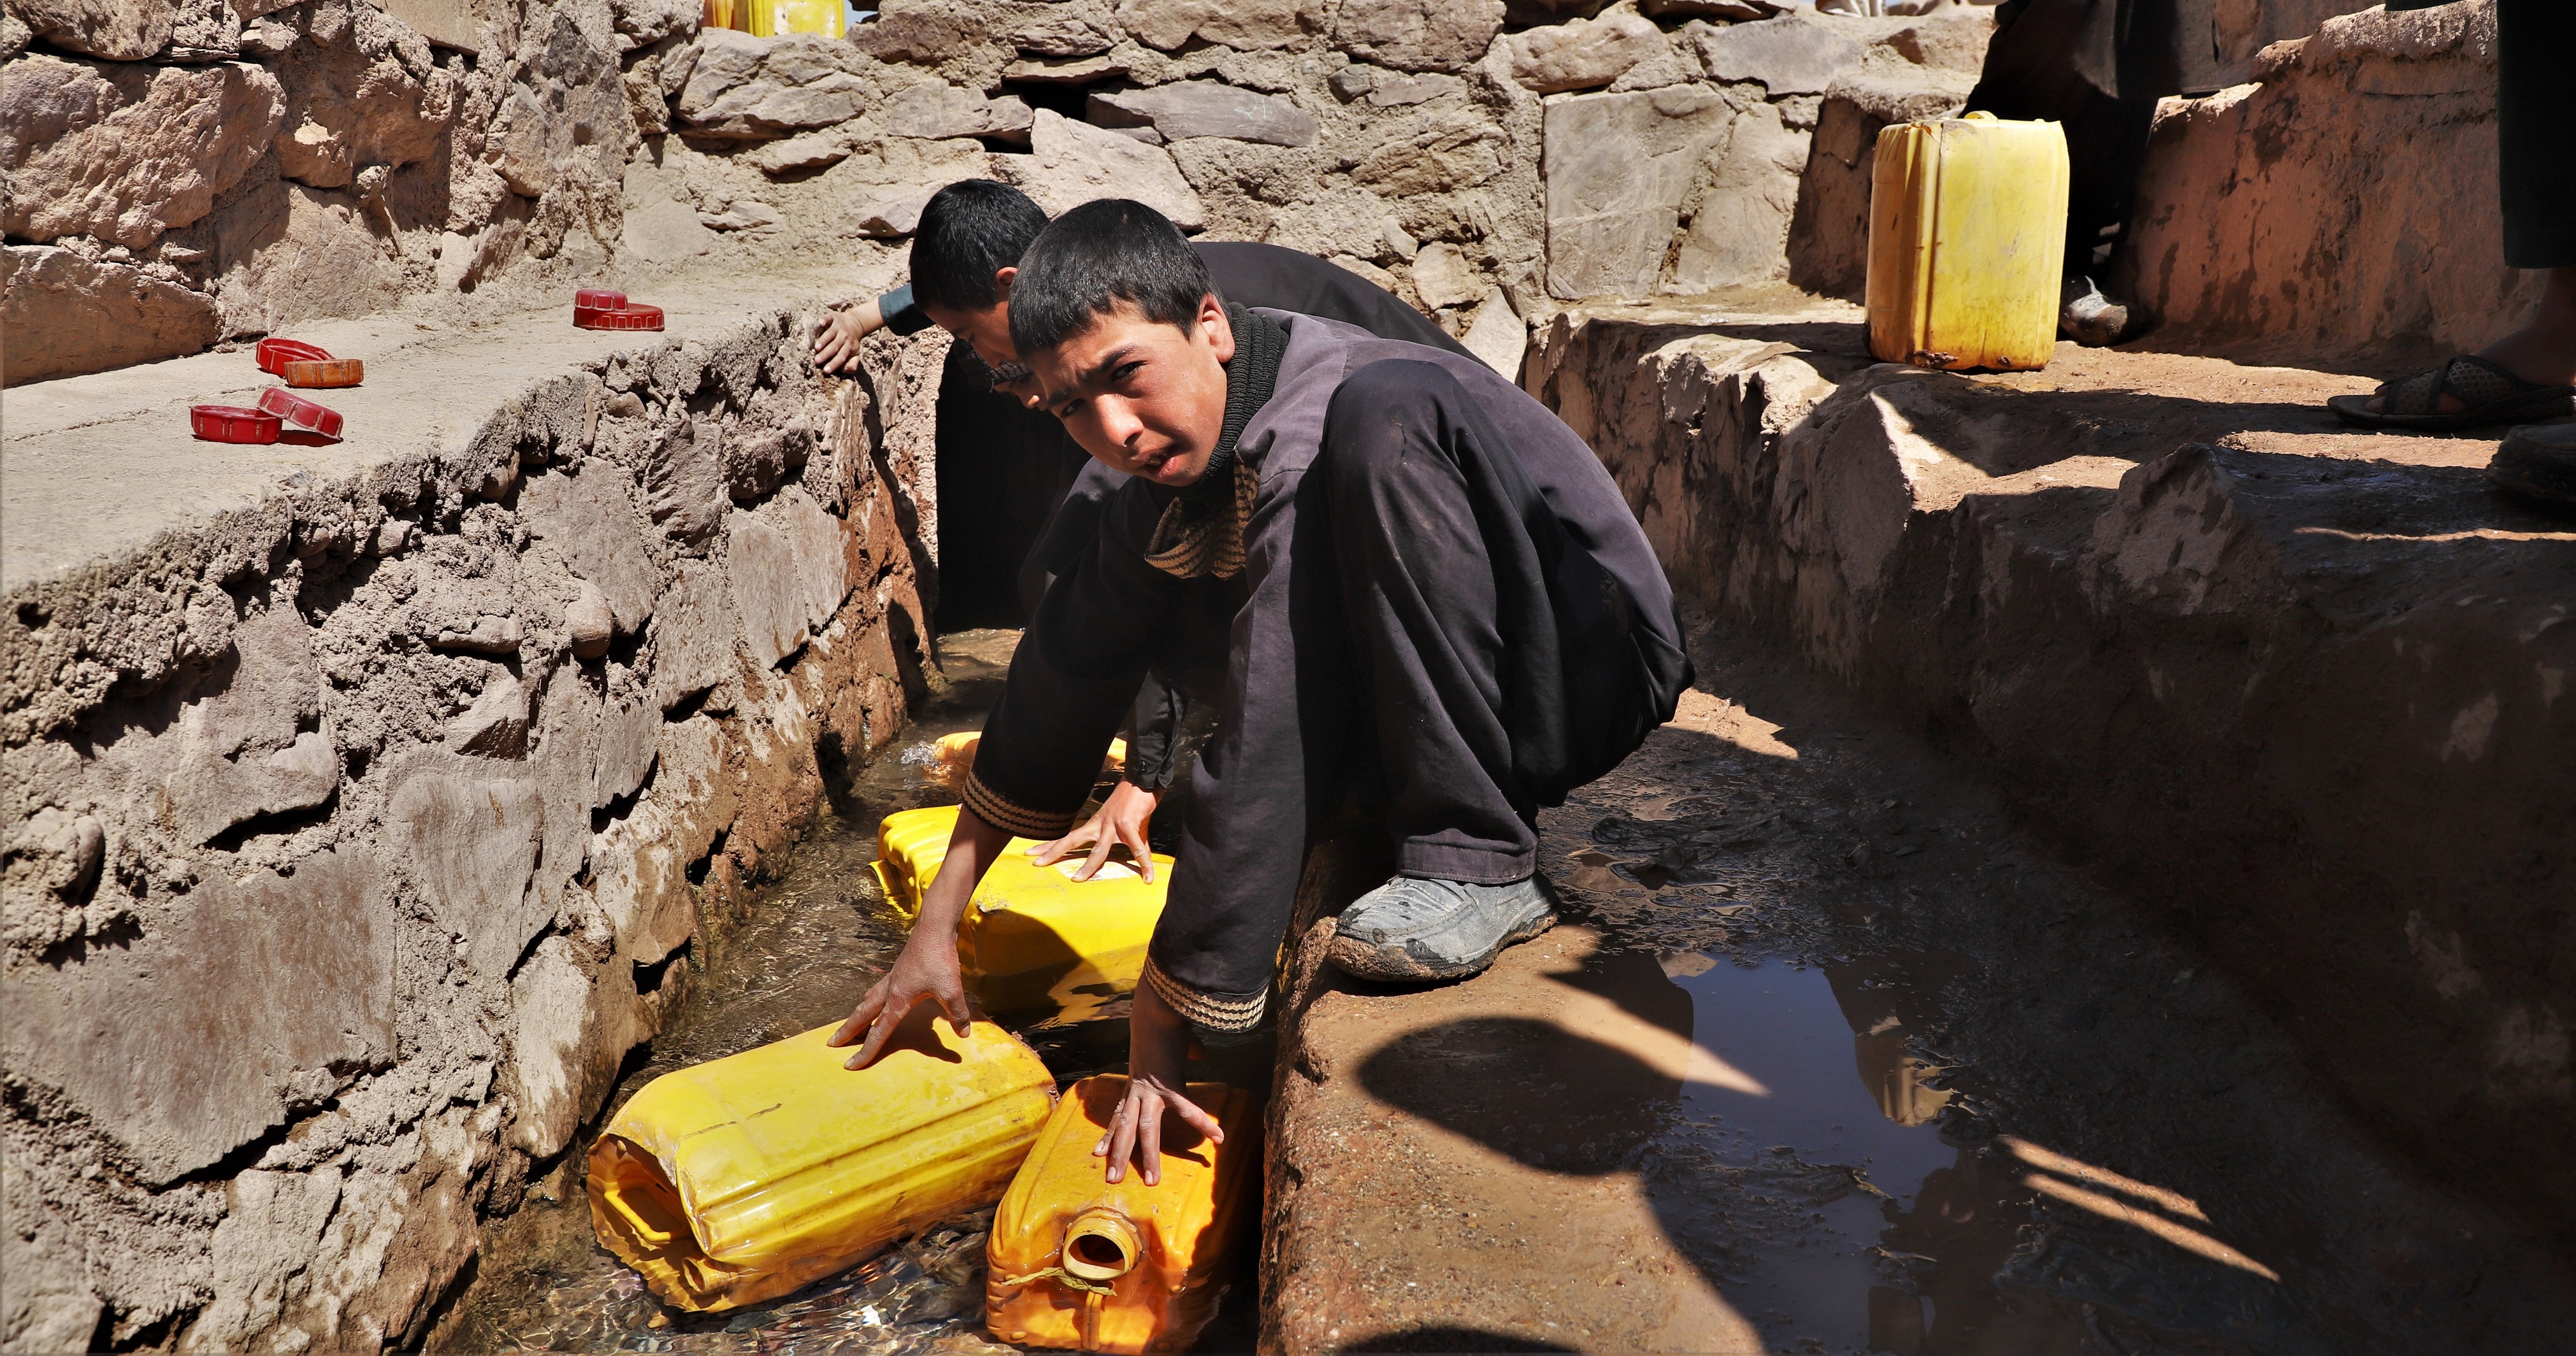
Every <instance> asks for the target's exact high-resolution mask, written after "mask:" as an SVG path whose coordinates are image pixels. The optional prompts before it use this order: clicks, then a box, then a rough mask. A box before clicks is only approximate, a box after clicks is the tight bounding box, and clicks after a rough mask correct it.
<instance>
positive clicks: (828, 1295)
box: [428, 631, 1254, 1356]
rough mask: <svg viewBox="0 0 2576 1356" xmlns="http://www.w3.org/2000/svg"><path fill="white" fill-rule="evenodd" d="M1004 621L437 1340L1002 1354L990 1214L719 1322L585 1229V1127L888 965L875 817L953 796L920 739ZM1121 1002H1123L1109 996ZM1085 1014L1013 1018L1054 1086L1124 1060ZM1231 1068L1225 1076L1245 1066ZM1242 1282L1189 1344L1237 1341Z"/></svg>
mask: <svg viewBox="0 0 2576 1356" xmlns="http://www.w3.org/2000/svg"><path fill="white" fill-rule="evenodd" d="M1016 639H1017V634H1016V633H1015V632H1007V631H982V632H964V633H959V634H955V635H950V636H945V637H943V638H942V639H941V657H942V665H943V668H944V669H945V672H946V674H947V677H948V680H949V687H948V689H947V691H946V692H945V693H943V694H942V695H941V696H939V697H938V698H937V699H935V700H934V701H933V702H932V703H930V704H929V705H928V706H927V709H925V710H923V711H921V712H919V713H918V714H917V718H916V720H915V722H914V724H913V726H912V727H911V728H909V729H907V730H906V731H905V732H904V734H903V736H902V738H901V739H900V740H899V741H898V742H897V744H896V745H895V746H894V748H892V749H890V750H888V752H887V753H886V754H885V755H882V756H880V757H879V758H878V759H877V760H876V761H875V762H873V763H871V764H870V765H868V766H867V767H866V768H864V769H862V770H861V771H860V772H859V773H858V774H857V776H855V777H854V778H853V779H852V784H851V785H850V786H849V787H848V788H846V793H845V794H843V795H840V796H838V797H836V799H835V803H834V806H833V808H832V812H831V813H829V814H828V815H827V816H826V817H825V818H824V819H823V821H822V822H821V823H820V824H818V825H817V826H816V827H815V828H814V830H813V831H812V832H811V833H810V834H809V835H808V836H807V838H806V839H805V840H804V841H803V842H801V843H799V844H798V845H797V846H796V847H795V849H794V850H793V852H792V855H791V857H790V860H789V863H788V865H787V867H786V869H785V870H784V871H783V872H782V873H781V874H780V876H779V877H778V878H777V879H776V880H774V881H771V882H769V883H768V884H766V885H764V886H763V887H761V888H760V890H759V891H758V892H757V895H756V897H755V902H754V905H753V907H752V910H751V916H750V918H749V919H748V921H746V922H744V923H743V924H742V925H740V926H739V927H737V928H735V929H733V930H732V931H731V932H730V933H729V934H728V935H726V936H724V937H722V938H721V939H720V940H717V941H716V942H714V943H713V944H712V945H711V946H709V947H708V949H707V953H706V955H705V957H704V961H703V963H702V964H699V965H698V967H697V970H696V973H695V974H694V975H692V976H691V978H690V981H689V983H690V985H691V987H690V989H689V992H688V996H687V998H686V1000H685V1001H684V1003H683V1005H682V1008H681V1011H680V1013H679V1015H678V1016H677V1018H676V1019H675V1021H674V1022H673V1023H672V1025H671V1027H670V1028H669V1029H668V1030H666V1031H664V1032H663V1033H662V1034H661V1035H660V1036H659V1037H657V1038H656V1039H655V1040H654V1041H653V1043H652V1044H651V1045H650V1046H648V1047H645V1048H644V1049H643V1050H640V1051H639V1052H637V1054H636V1055H635V1056H633V1057H630V1060H629V1067H628V1069H627V1070H626V1072H625V1073H624V1074H623V1076H621V1077H620V1079H619V1080H618V1085H617V1088H616V1090H615V1091H614V1092H613V1093H611V1094H610V1096H609V1099H608V1103H607V1107H606V1109H605V1110H604V1111H603V1112H602V1114H601V1115H600V1116H599V1118H598V1119H597V1120H595V1121H594V1122H593V1123H592V1125H591V1126H590V1127H588V1129H587V1131H586V1132H585V1133H584V1134H583V1135H582V1136H581V1137H580V1138H579V1139H578V1140H577V1141H576V1142H575V1144H574V1145H573V1147H572V1149H571V1150H570V1151H568V1152H567V1153H566V1154H565V1155H564V1159H563V1162H562V1163H561V1164H559V1165H558V1166H556V1167H555V1169H554V1170H553V1171H552V1172H551V1173H549V1174H548V1175H547V1176H546V1177H545V1178H544V1179H542V1180H540V1181H538V1182H536V1183H534V1184H532V1185H531V1187H530V1189H529V1193H528V1196H527V1198H526V1201H525V1203H524V1204H523V1205H522V1206H521V1207H520V1209H519V1210H518V1212H517V1213H516V1214H514V1215H513V1216H511V1217H510V1218H509V1219H508V1220H507V1221H506V1222H504V1223H502V1224H500V1225H499V1226H498V1227H495V1228H491V1229H488V1230H487V1231H486V1234H485V1237H484V1245H483V1251H482V1255H481V1257H480V1259H479V1260H478V1263H477V1268H476V1272H475V1275H474V1279H473V1280H472V1282H471V1283H470V1284H469V1286H468V1287H467V1289H466V1290H465V1291H464V1293H463V1294H462V1295H461V1296H460V1297H459V1298H458V1300H457V1302H456V1303H455V1305H454V1307H453V1309H452V1310H451V1312H450V1315H449V1317H448V1318H447V1320H446V1321H445V1322H443V1323H442V1324H440V1326H439V1328H438V1330H437V1332H436V1333H435V1334H434V1335H433V1337H432V1338H431V1340H430V1342H429V1344H428V1346H429V1349H430V1350H432V1351H437V1352H454V1353H459V1354H460V1356H462V1354H463V1353H481V1352H498V1351H562V1352H630V1351H631V1352H687V1353H707V1354H708V1356H726V1354H730V1353H755V1352H757V1353H764V1354H775V1356H821V1353H833V1356H926V1354H928V1353H960V1354H962V1356H973V1354H974V1353H982V1352H1002V1351H1008V1350H1010V1348H1008V1347H1004V1346H999V1345H996V1344H994V1343H991V1342H989V1341H987V1340H985V1338H984V1336H983V1306H984V1245H985V1231H986V1229H987V1227H988V1225H989V1223H990V1221H991V1216H992V1211H991V1209H990V1208H987V1209H984V1210H980V1211H977V1212H975V1213H973V1214H971V1215H968V1216H965V1217H962V1218H959V1219H956V1220H951V1221H947V1222H945V1223H943V1224H942V1225H941V1226H939V1227H937V1228H934V1229H931V1230H929V1231H927V1232H925V1233H924V1234H922V1235H920V1236H918V1237H916V1238H913V1239H910V1240H908V1241H906V1242H905V1243H903V1244H902V1245H900V1246H899V1247H897V1248H895V1249H893V1250H891V1251H889V1252H886V1253H883V1254H880V1255H878V1256H877V1257H876V1258H874V1259H872V1260H870V1261H868V1262H866V1263H864V1264H863V1265H861V1266H859V1267H856V1268H854V1269H852V1270H850V1271H847V1272H844V1273H842V1274H840V1275H838V1276H835V1277H831V1278H829V1279H826V1280H824V1281H821V1282H818V1283H816V1284H815V1285H812V1286H809V1287H807V1288H806V1289H804V1290H802V1291H799V1292H797V1293H795V1294H793V1295H789V1296H785V1297H783V1298H781V1299H777V1300H772V1301H769V1302H767V1303H762V1304H756V1305H751V1306H747V1307H745V1308H743V1309H740V1310H735V1311H730V1312H726V1313H719V1314H700V1315H692V1314H687V1313H684V1312H682V1311H680V1310H676V1309H671V1308H668V1307H666V1306H665V1305H663V1304H662V1303H661V1302H660V1301H658V1300H656V1299H655V1298H654V1297H653V1296H652V1295H651V1294H650V1293H649V1292H648V1291H646V1289H645V1288H644V1285H643V1282H642V1280H641V1279H640V1278H639V1277H638V1276H637V1275H636V1274H635V1273H634V1272H633V1271H632V1270H629V1269H628V1268H627V1267H625V1266H624V1265H623V1264H621V1263H619V1262H618V1261H617V1259H616V1258H615V1257H614V1256H612V1255H611V1254H609V1253H608V1252H607V1251H606V1250H604V1249H602V1248H600V1247H599V1246H598V1245H597V1244H596V1242H595V1241H594V1240H593V1237H592V1233H591V1224H590V1208H589V1204H588V1202H587V1200H586V1198H585V1197H584V1195H583V1184H582V1164H583V1162H584V1161H585V1160H586V1158H587V1156H588V1152H589V1145H590V1141H591V1138H592V1137H593V1136H594V1135H595V1134H596V1132H597V1130H598V1128H599V1127H600V1126H602V1125H605V1124H606V1123H607V1122H608V1120H609V1118H610V1117H612V1116H613V1115H614V1114H615V1112H616V1110H617V1108H618V1107H620V1106H622V1105H624V1104H625V1102H626V1100H627V1098H629V1097H631V1096H632V1095H634V1093H635V1092H636V1090H637V1089H639V1088H641V1087H643V1086H644V1085H645V1084H646V1083H649V1082H651V1081H652V1080H653V1079H654V1078H657V1077H659V1076H661V1075H662V1074H664V1073H667V1072H670V1071H672V1070H674V1069H681V1068H687V1067H689V1066H691V1065H694V1064H699V1063H702V1062H704V1061H707V1060H710V1059H716V1058H720V1057H722V1056H724V1055H728V1054H732V1053H734V1052H736V1051H739V1050H743V1049H748V1048H750V1047H752V1046H756V1045H760V1044H763V1043H766V1042H769V1041H773V1040H778V1039H780V1038H782V1037H785V1036H789V1035H793V1034H795V1033H797V1032H800V1031H807V1030H810V1029H812V1028H814V1027H817V1026H821V1025H823V1024H825V1023H827V1022H832V1021H837V1020H839V1019H841V1018H843V1017H846V1016H848V1015H849V1010H850V1007H851V1005H852V1004H853V1003H855V1002H856V1001H857V1000H858V997H859V995H860V994H861V993H863V992H865V991H866V989H867V986H868V985H869V984H872V983H874V982H875V980H876V978H877V976H878V975H880V974H882V973H883V972H884V970H885V967H886V966H887V965H888V964H890V963H892V961H893V959H894V957H895V954H896V953H897V952H898V951H899V950H900V949H901V947H902V944H903V932H902V930H901V928H900V927H899V926H898V925H897V924H896V923H895V922H894V921H893V920H892V919H891V918H890V917H888V916H887V915H886V914H885V913H884V912H883V911H882V909H881V907H880V906H881V901H880V898H879V893H878V891H879V887H878V885H877V883H876V880H875V878H874V875H873V873H872V872H871V871H869V869H868V864H869V863H870V862H872V861H874V860H875V858H876V832H877V824H878V821H879V820H880V819H882V818H883V817H884V816H885V815H887V814H890V813H892V812H894V811H896V810H904V809H911V808H914V807H917V806H922V805H937V804H953V803H955V801H956V796H955V795H954V794H952V793H950V792H949V791H948V790H947V789H946V788H944V787H942V786H940V785H938V784H937V783H936V782H934V781H932V780H929V779H927V778H926V777H925V775H924V769H925V767H926V765H927V761H928V760H927V759H926V758H925V757H924V756H923V755H924V754H926V752H927V744H928V741H930V740H933V739H936V738H938V737H939V736H940V735H943V734H947V733H950V732H952V731H956V730H970V729H976V728H980V727H981V726H982V724H983V720H984V712H985V711H986V710H987V709H988V708H989V707H990V706H991V705H992V703H993V701H994V699H995V698H997V697H998V696H999V695H1000V691H1001V682H1002V677H1003V675H1004V673H1005V671H1006V669H1007V667H1008V664H1009V661H1010V652H1011V647H1012V645H1013V643H1014V642H1015V641H1016ZM1122 1006H1123V1005H1122ZM1085 1015H1086V1016H1088V1017H1090V1018H1091V1019H1090V1020H1083V1021H1076V1022H1047V1021H1044V1020H1040V1021H1037V1022H1034V1023H1026V1024H1015V1029H1017V1030H1019V1032H1020V1034H1021V1035H1022V1037H1023V1038H1024V1039H1026V1040H1027V1041H1028V1042H1029V1043H1030V1045H1031V1046H1032V1047H1034V1048H1035V1049H1036V1050H1037V1051H1038V1053H1039V1054H1040V1056H1041V1057H1043V1058H1044V1059H1045V1060H1046V1062H1047V1066H1048V1068H1049V1069H1051V1070H1053V1071H1054V1073H1055V1074H1056V1076H1057V1078H1058V1080H1059V1081H1060V1082H1063V1083H1070V1082H1071V1081H1072V1080H1073V1079H1076V1078H1080V1077H1082V1076H1084V1075H1087V1074H1092V1073H1098V1072H1103V1071H1109V1070H1118V1069H1123V1068H1124V1067H1125V1060H1126V1023H1125V1021H1124V1014H1123V1011H1119V1010H1116V1009H1115V1008H1112V1009H1108V1010H1100V1011H1095V1012H1093V1013H1088V1014H1085ZM1229 1072H1234V1073H1236V1075H1237V1076H1238V1077H1239V1076H1240V1072H1239V1071H1231V1070H1230V1071H1229ZM1250 1279H1251V1278H1250V1274H1249V1271H1248V1269H1247V1272H1246V1274H1245V1275H1244V1276H1243V1277H1242V1278H1241V1281H1240V1283H1239V1284H1238V1286H1237V1287H1236V1293H1235V1294H1232V1295H1230V1296H1229V1298H1228V1300H1227V1302H1226V1304H1225V1306H1224V1309H1223V1310H1222V1311H1221V1313H1220V1316H1219V1318H1218V1320H1217V1322H1216V1323H1214V1324H1212V1325H1211V1326H1210V1327H1209V1329H1208V1330H1207V1332H1206V1333H1205V1334H1204V1335H1203V1337H1202V1340H1201V1342H1200V1344H1199V1347H1198V1349H1199V1350H1210V1351H1223V1350H1249V1349H1250V1347H1251V1342H1252V1324H1253V1322H1254V1316H1253V1312H1252V1306H1251V1298H1252V1297H1251V1285H1250Z"/></svg>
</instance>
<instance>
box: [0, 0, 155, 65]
mask: <svg viewBox="0 0 2576 1356" xmlns="http://www.w3.org/2000/svg"><path fill="white" fill-rule="evenodd" d="M181 8H182V6H181V5H180V4H179V3H178V0H9V15H10V17H12V18H14V19H16V20H18V21H19V22H20V23H23V24H25V25H26V26H27V30H28V31H29V32H30V33H32V34H34V35H35V36H36V37H39V38H42V39H43V40H45V41H46V42H49V43H52V44H53V45H55V46H56V47H60V48H63V49H65V50H67V51H73V52H82V53H86V54H88V55H90V56H94V57H105V58H106V59H108V60H109V61H141V60H144V59H145V58H147V57H152V56H157V55H159V54H160V51H161V49H162V48H164V47H167V46H169V45H170V30H171V27H172V25H173V24H174V23H176V22H177V20H178V18H179V14H180V11H181ZM15 77H16V72H14V71H13V72H11V73H10V78H13V79H14V78H15Z"/></svg>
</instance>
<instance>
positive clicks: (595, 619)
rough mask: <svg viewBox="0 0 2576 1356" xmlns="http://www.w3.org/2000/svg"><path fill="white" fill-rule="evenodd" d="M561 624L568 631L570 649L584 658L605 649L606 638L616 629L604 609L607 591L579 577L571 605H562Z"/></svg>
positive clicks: (615, 631)
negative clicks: (563, 607)
mask: <svg viewBox="0 0 2576 1356" xmlns="http://www.w3.org/2000/svg"><path fill="white" fill-rule="evenodd" d="M564 627H565V629H567V630H569V631H570V632H572V652H573V653H574V654H576V655H579V656H580V657H582V658H584V659H597V658H599V657H600V656H601V655H604V654H606V653H608V642H609V640H610V638H611V637H613V636H615V635H616V633H617V624H616V622H615V621H614V620H613V619H612V618H611V615H610V613H609V610H608V595H607V594H605V593H602V592H600V591H599V585H597V584H594V583H592V582H590V581H589V580H587V579H584V580H581V581H580V588H579V589H578V590H577V591H576V592H575V593H574V595H573V600H572V606H570V607H568V608H565V609H564Z"/></svg>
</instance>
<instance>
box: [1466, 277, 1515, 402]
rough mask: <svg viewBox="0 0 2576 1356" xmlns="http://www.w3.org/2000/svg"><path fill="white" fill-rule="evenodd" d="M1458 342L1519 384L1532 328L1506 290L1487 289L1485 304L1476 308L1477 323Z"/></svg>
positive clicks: (1470, 324)
mask: <svg viewBox="0 0 2576 1356" xmlns="http://www.w3.org/2000/svg"><path fill="white" fill-rule="evenodd" d="M1458 342H1460V343H1462V344H1465V345H1466V346H1467V351H1468V352H1470V353H1473V354H1475V355H1476V356H1477V357H1479V358H1482V359H1484V360H1485V365H1486V366H1488V367H1491V368H1493V369H1494V370H1495V371H1497V372H1500V373H1502V374H1503V376H1504V377H1506V378H1508V379H1510V380H1512V381H1515V382H1517V381H1519V380H1520V379H1521V357H1522V355H1523V354H1525V353H1527V352H1528V351H1529V326H1528V325H1526V324H1523V323H1522V321H1521V318H1520V316H1519V315H1518V314H1517V313H1515V312H1514V311H1513V310H1512V300H1511V298H1510V297H1508V296H1505V295H1504V294H1503V289H1501V288H1499V287H1495V288H1489V289H1487V291H1486V293H1485V300H1484V302H1483V304H1481V305H1479V306H1478V307H1477V308H1476V316H1475V319H1474V320H1472V321H1470V322H1468V325H1467V333H1466V334H1465V335H1464V336H1462V337H1461V338H1460V339H1459V341H1458Z"/></svg>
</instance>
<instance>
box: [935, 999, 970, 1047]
mask: <svg viewBox="0 0 2576 1356" xmlns="http://www.w3.org/2000/svg"><path fill="white" fill-rule="evenodd" d="M938 999H939V1010H940V1011H941V1012H944V1013H946V1014H948V1025H949V1026H950V1027H952V1028H954V1029H955V1030H956V1032H957V1034H958V1035H959V1036H960V1037H961V1038H962V1037H963V1036H965V1035H966V1033H967V1032H968V1031H969V1030H970V1029H972V1028H973V1026H974V1024H975V1010H974V1009H973V1008H970V1007H968V1006H966V990H965V989H963V988H955V989H948V990H944V991H942V992H941V993H940V994H939V995H938Z"/></svg>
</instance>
